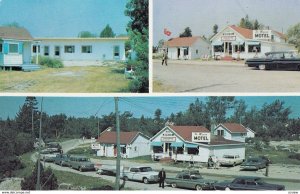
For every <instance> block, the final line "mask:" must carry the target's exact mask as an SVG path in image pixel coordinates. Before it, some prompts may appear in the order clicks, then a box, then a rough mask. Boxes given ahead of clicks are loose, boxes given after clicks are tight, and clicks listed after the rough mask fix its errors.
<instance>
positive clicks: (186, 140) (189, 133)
mask: <svg viewBox="0 0 300 194" xmlns="http://www.w3.org/2000/svg"><path fill="white" fill-rule="evenodd" d="M243 135H244V134H243ZM150 141H151V144H150V145H151V148H150V149H151V154H152V158H153V159H162V158H169V159H173V160H175V161H188V162H191V161H192V162H207V160H208V158H209V156H215V157H218V158H222V157H223V155H225V154H229V155H239V156H240V158H242V159H245V143H244V142H242V141H236V140H230V139H226V138H225V137H223V136H221V135H214V134H212V133H211V132H210V131H209V130H208V129H207V128H205V127H203V126H165V127H164V128H163V129H162V130H160V131H159V132H158V133H157V134H156V135H154V136H153V137H152V138H151V139H150Z"/></svg>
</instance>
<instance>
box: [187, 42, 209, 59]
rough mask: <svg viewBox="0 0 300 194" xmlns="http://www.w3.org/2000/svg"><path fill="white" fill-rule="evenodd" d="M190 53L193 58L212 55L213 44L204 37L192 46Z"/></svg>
mask: <svg viewBox="0 0 300 194" xmlns="http://www.w3.org/2000/svg"><path fill="white" fill-rule="evenodd" d="M197 50H198V54H197V52H196V51H197ZM190 54H191V59H199V58H204V56H205V55H211V45H210V44H209V43H208V42H206V41H204V40H202V39H198V40H197V41H196V42H195V43H194V44H193V46H192V47H191V50H190Z"/></svg>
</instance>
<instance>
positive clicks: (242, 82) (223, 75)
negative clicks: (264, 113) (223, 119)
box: [153, 60, 300, 93]
mask: <svg viewBox="0 0 300 194" xmlns="http://www.w3.org/2000/svg"><path fill="white" fill-rule="evenodd" d="M153 82H154V84H153V92H214V93H215V92H229V93H230V92H240V93H243V92H257V93H265V92H270V93H272V92H277V93H278V92H299V91H300V86H299V84H298V83H299V82H300V72H299V71H274V70H272V71H262V70H256V69H253V68H249V67H247V66H245V64H244V61H239V62H237V61H200V60H184V61H182V60H169V61H168V66H162V65H161V61H160V60H153Z"/></svg>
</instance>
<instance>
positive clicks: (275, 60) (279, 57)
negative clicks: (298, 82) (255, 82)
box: [245, 51, 300, 70]
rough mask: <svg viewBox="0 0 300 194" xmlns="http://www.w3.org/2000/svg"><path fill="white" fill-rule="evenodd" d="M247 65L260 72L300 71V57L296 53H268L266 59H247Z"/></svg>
mask: <svg viewBox="0 0 300 194" xmlns="http://www.w3.org/2000/svg"><path fill="white" fill-rule="evenodd" d="M245 64H246V65H248V67H256V68H258V69H260V70H271V69H283V70H300V57H299V56H298V55H297V53H295V52H294V51H281V52H267V53H265V57H264V58H251V59H247V60H246V62H245Z"/></svg>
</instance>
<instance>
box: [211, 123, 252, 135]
mask: <svg viewBox="0 0 300 194" xmlns="http://www.w3.org/2000/svg"><path fill="white" fill-rule="evenodd" d="M219 126H223V127H224V128H226V129H227V130H228V131H229V132H231V133H247V129H246V128H245V127H244V126H243V125H242V124H238V123H221V124H219V125H218V126H217V127H216V128H218V127H219Z"/></svg>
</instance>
